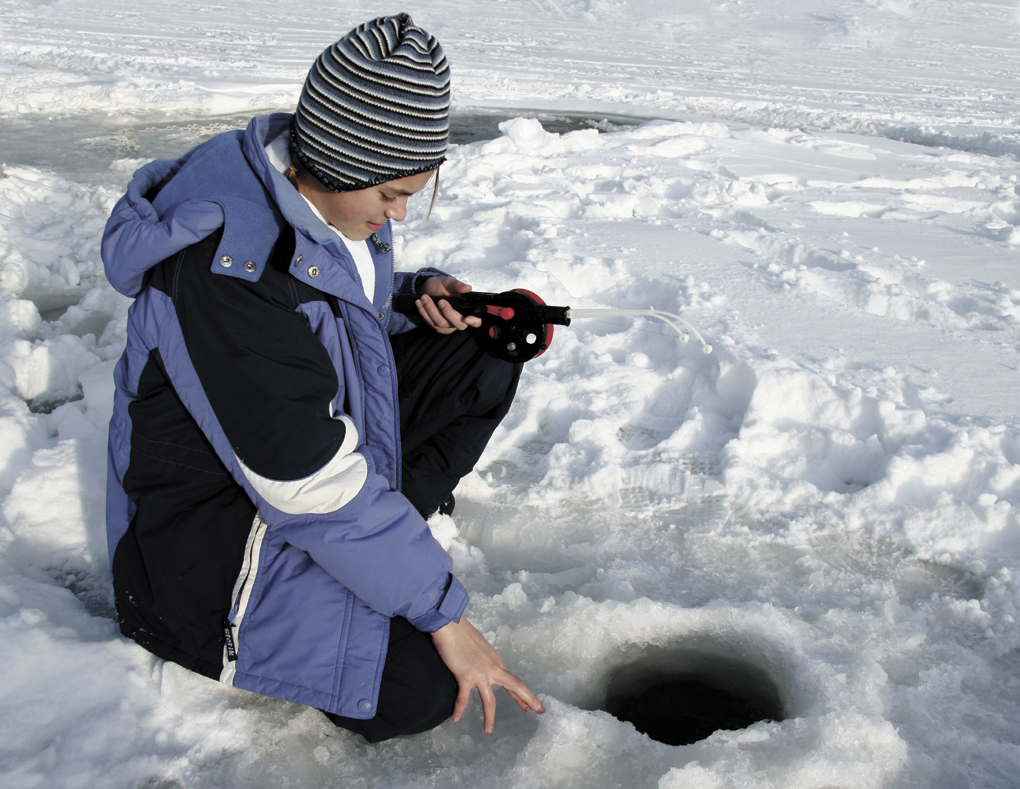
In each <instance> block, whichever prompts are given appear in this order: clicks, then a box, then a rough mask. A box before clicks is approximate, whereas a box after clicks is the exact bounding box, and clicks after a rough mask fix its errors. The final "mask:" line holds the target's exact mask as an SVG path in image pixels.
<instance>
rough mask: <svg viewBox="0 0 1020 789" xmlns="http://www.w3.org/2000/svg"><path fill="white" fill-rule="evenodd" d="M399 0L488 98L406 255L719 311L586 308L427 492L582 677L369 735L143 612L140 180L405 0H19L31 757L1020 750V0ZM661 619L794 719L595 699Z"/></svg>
mask: <svg viewBox="0 0 1020 789" xmlns="http://www.w3.org/2000/svg"><path fill="white" fill-rule="evenodd" d="M404 7H405V8H406V10H408V11H409V12H410V13H411V14H412V15H413V16H414V17H415V19H416V20H417V21H419V22H420V23H421V24H423V25H424V26H425V27H427V28H428V29H429V30H431V31H433V32H435V33H436V34H437V36H438V37H439V38H440V40H441V41H442V42H443V44H444V46H445V48H446V50H447V53H448V55H449V57H450V59H451V63H452V66H453V73H454V99H455V103H456V105H457V107H456V109H457V112H458V113H460V117H461V118H470V119H471V123H472V124H473V125H474V127H476V128H477V127H479V126H485V127H487V128H491V129H492V134H493V135H494V136H496V139H493V140H491V141H479V142H474V143H471V144H465V145H459V146H457V147H454V148H453V149H452V150H451V153H450V160H449V163H448V164H447V165H445V166H444V168H443V173H442V190H441V192H440V198H439V202H438V203H437V205H436V208H435V210H434V211H433V213H432V217H431V220H430V221H429V222H428V224H427V226H426V225H425V223H424V222H422V221H419V220H416V219H412V220H409V221H408V223H406V226H403V227H402V228H401V229H400V230H399V232H398V235H397V239H396V247H397V255H398V260H399V264H400V266H401V267H403V268H405V269H414V268H417V267H419V266H422V265H433V266H438V267H441V268H443V269H445V270H447V271H450V272H451V273H453V274H456V275H458V276H461V277H463V278H465V279H467V280H468V281H470V282H472V284H474V285H475V286H476V287H477V288H479V289H484V290H496V291H498V290H504V289H508V288H511V287H526V288H528V289H530V290H532V291H534V292H536V293H539V294H541V295H542V297H543V298H544V299H545V300H546V301H547V302H549V303H552V304H563V305H569V306H571V307H574V308H576V309H579V310H580V309H599V308H610V307H611V308H627V309H644V308H647V307H649V306H654V307H655V308H657V309H660V310H666V311H669V312H676V313H678V314H681V315H683V316H684V317H685V318H686V319H687V320H689V321H691V322H692V323H693V324H694V325H695V326H697V327H698V328H699V329H700V330H701V331H702V332H703V333H704V334H705V336H706V338H707V339H708V341H709V342H711V343H712V345H713V346H714V351H713V353H712V354H711V355H708V356H706V355H704V354H702V353H701V351H700V349H699V348H698V347H697V344H696V343H689V344H687V345H682V344H680V343H679V342H678V341H677V339H676V337H675V333H673V332H672V331H671V330H670V329H669V328H668V327H665V326H663V325H662V324H661V323H659V322H658V321H655V320H650V319H647V318H610V319H606V320H594V319H584V320H580V319H579V320H577V321H575V322H574V324H573V325H572V326H571V327H569V328H564V327H557V329H556V333H555V339H554V342H553V346H552V348H551V350H550V351H549V352H548V353H546V354H545V355H543V356H542V357H540V358H539V359H536V360H534V361H533V362H530V363H528V365H527V366H526V367H525V372H524V377H523V379H522V384H521V388H520V392H519V395H518V399H517V401H516V402H515V404H514V407H513V409H512V410H511V412H510V414H509V415H508V417H507V418H506V420H505V421H504V423H503V425H502V426H501V427H500V429H499V430H498V432H497V433H496V435H495V436H494V438H493V441H492V442H491V444H490V446H489V447H488V449H487V450H486V453H485V455H484V456H483V458H482V460H481V462H480V464H479V466H478V468H477V469H476V471H475V472H474V473H472V474H471V475H470V476H469V477H467V478H466V479H465V480H464V481H463V482H462V484H461V486H460V488H459V489H458V491H457V510H456V512H455V514H454V516H453V517H452V518H451V517H448V516H438V515H437V516H434V518H433V521H432V527H433V529H434V531H435V532H436V534H437V536H438V537H439V539H440V540H441V542H442V543H443V545H444V546H445V547H446V548H447V550H449V552H450V553H451V555H452V556H453V559H454V564H455V569H456V571H457V573H458V575H459V576H460V577H461V579H462V580H463V581H464V582H465V584H466V586H467V587H468V589H469V590H470V592H471V594H472V602H471V607H470V616H471V617H472V621H474V622H475V623H476V624H477V625H478V626H479V628H480V629H481V630H482V631H483V632H486V633H487V634H488V636H489V637H490V639H491V640H492V641H493V643H494V644H495V645H496V646H497V647H498V648H499V649H500V651H501V653H502V654H503V656H504V657H505V658H506V660H507V662H508V663H509V664H510V666H511V669H512V670H513V671H514V672H515V673H517V674H519V675H520V676H521V677H522V678H524V679H525V680H526V681H527V682H528V684H529V685H530V686H531V687H532V688H533V689H534V690H536V691H537V692H539V693H540V694H541V695H542V697H543V699H544V700H545V703H546V706H547V708H548V712H547V713H546V714H545V715H543V716H540V717H535V716H525V715H523V714H522V713H520V712H519V711H518V710H517V709H516V707H514V705H512V704H510V703H509V700H508V699H506V698H505V697H503V698H501V700H500V714H499V719H498V721H497V727H496V733H495V734H494V735H492V736H491V737H486V736H485V735H484V734H482V729H481V719H480V711H479V708H478V705H477V703H474V704H473V706H472V707H471V709H470V711H469V714H468V715H467V716H466V717H465V719H464V720H463V721H462V722H461V723H459V724H452V723H447V724H445V725H443V726H441V727H439V728H438V729H436V730H435V731H433V732H431V733H428V734H424V735H419V736H417V737H412V738H406V739H400V740H397V741H393V742H389V743H385V744H382V745H378V746H370V745H367V744H365V743H363V742H361V741H360V740H359V739H358V738H356V737H354V736H353V735H349V734H347V733H345V732H342V731H338V730H335V729H334V728H333V727H331V726H330V725H328V724H327V723H326V721H325V720H324V719H323V718H322V717H321V716H320V715H319V714H318V713H317V712H315V711H314V710H309V709H306V708H302V707H298V706H295V705H290V704H286V703H283V702H279V701H275V700H271V699H264V698H260V697H256V696H253V695H251V694H247V693H244V692H241V691H236V690H233V689H230V688H226V687H223V686H220V685H219V684H217V683H213V682H211V681H209V680H206V679H204V678H202V677H198V676H196V675H193V674H190V673H188V672H186V671H184V670H182V669H180V668H178V667H177V666H174V665H172V664H164V663H162V662H161V661H158V660H155V659H154V658H152V657H151V656H149V655H148V654H147V653H146V652H144V651H143V650H141V649H140V648H139V647H136V646H135V645H133V644H131V643H129V642H127V641H125V640H124V639H122V638H121V637H120V636H119V635H118V634H117V632H116V625H115V623H114V621H113V619H112V600H111V594H110V591H109V587H108V573H109V568H108V562H107V559H106V551H105V536H104V530H103V486H104V481H105V480H104V475H105V467H106V463H105V439H106V423H107V421H108V419H109V415H110V410H111V405H112V404H111V399H112V382H111V380H110V376H111V370H112V365H113V363H114V360H115V359H116V358H117V357H118V355H119V353H120V351H121V349H122V348H123V344H124V340H125V335H124V332H125V318H126V311H127V308H128V305H129V302H128V300H127V299H124V298H122V297H120V296H119V295H117V294H116V293H115V292H113V291H112V289H110V287H109V286H108V285H107V284H106V283H105V280H104V278H103V275H102V264H101V261H100V260H99V252H98V244H99V234H100V233H101V230H102V227H103V224H104V222H105V217H106V215H107V214H108V212H109V210H110V208H111V207H112V205H113V202H114V201H115V200H116V199H117V198H118V197H119V193H120V190H121V189H122V187H123V185H124V184H125V183H126V182H127V179H128V178H129V177H130V174H131V172H132V171H133V170H134V169H135V168H136V167H137V166H139V165H140V164H142V163H143V162H145V161H147V160H148V159H150V158H153V157H157V156H175V155H178V154H180V153H183V152H184V151H185V150H187V148H188V147H190V146H191V145H193V144H194V143H195V142H197V141H198V140H200V139H202V138H204V137H205V136H206V135H208V134H210V133H214V132H216V131H220V130H223V129H226V128H236V127H237V126H238V125H239V124H243V119H244V118H245V117H247V116H248V115H249V114H251V113H254V112H262V111H269V110H280V109H283V110H286V109H289V108H290V107H291V106H292V105H293V102H294V101H295V99H296V97H297V95H298V91H299V89H300V85H301V81H302V79H303V77H304V73H305V71H306V69H307V66H308V64H309V63H310V62H311V60H312V59H313V58H314V57H315V56H316V55H317V54H318V52H319V51H320V50H321V49H322V48H323V47H324V46H326V45H327V44H329V43H331V42H332V41H333V40H334V38H335V37H336V36H337V35H338V34H340V33H342V32H344V31H346V30H347V29H348V28H349V27H351V26H352V25H353V24H355V23H357V22H360V21H363V20H364V19H366V18H369V17H371V16H373V15H375V14H377V13H386V12H391V11H392V9H390V8H383V7H381V6H377V5H375V4H373V3H341V4H339V5H338V6H336V7H333V8H330V9H328V12H327V11H326V10H324V9H323V7H321V6H318V5H316V4H313V3H308V2H305V1H304V0H296V2H292V3H287V4H280V3H270V2H266V1H265V0H251V2H246V3H243V4H234V5H226V6H209V5H208V4H201V3H195V2H190V0H187V1H185V2H180V3H174V4H170V5H165V6H151V5H150V6H145V7H141V6H139V5H138V4H137V3H129V2H127V0H100V2H96V1H95V0H92V2H88V3H86V2H85V1H84V0H57V2H53V3H36V2H31V1H30V0H12V1H11V2H8V3H7V4H5V5H4V7H3V8H0V163H2V168H0V173H2V175H0V644H2V646H0V784H2V785H3V786H4V787H12V789H13V788H14V787H17V788H18V789H20V788H21V787H37V786H54V787H57V786H59V787H64V786H66V787H77V786H82V787H90V789H91V788H93V787H118V788H119V787H148V788H149V789H176V788H177V787H188V788H189V789H191V788H192V787H194V788H195V789H198V788H200V787H201V788H204V787H246V788H247V787H278V786H299V787H303V786H331V787H332V786H335V787H375V786H385V787H420V786H439V787H447V786H487V787H494V788H497V789H498V787H573V786H577V787H585V788H586V789H587V788H588V787H592V788H593V789H599V788H600V787H617V786H634V787H661V788H662V789H670V788H672V787H684V788H685V789H691V788H696V789H702V788H704V789H708V788H710V787H711V788H712V789H716V788H721V787H739V786H744V787H750V786H753V787H784V789H785V788H792V789H802V788H803V789H807V788H808V787H813V788H814V789H821V788H822V787H828V788H832V787H846V788H847V789H849V788H850V787H944V788H945V789H958V788H962V787H994V788H996V789H998V788H999V787H1015V786H1017V785H1018V783H1020V779H1018V778H1017V776H1018V775H1020V627H1018V625H1017V622H1016V618H1017V616H1018V608H1020V517H1018V507H1020V418H1018V414H1017V411H1018V405H1020V395H1018V391H1020V164H1018V157H1020V117H1018V114H1017V108H1016V84H1017V83H1016V75H1017V74H1018V73H1020V12H1018V9H1017V5H1016V3H1015V2H1012V0H988V1H986V2H982V3H973V2H958V3H947V2H942V1H940V0H909V1H908V0H862V1H861V2H845V1H837V0H806V2H802V3H796V4H790V3H781V2H778V0H744V2H729V1H723V0H683V1H680V0H556V2H555V3H553V2H551V0H480V2H478V3H475V4H472V5H471V7H470V9H467V7H466V6H464V4H461V3H452V2H447V0H432V2H429V3H421V2H407V3H405V4H404ZM327 17H328V18H327ZM517 116H520V117H517ZM570 116H572V117H574V118H576V119H577V120H576V121H572V122H571V121H563V120H562V119H564V118H568V117H570ZM536 118H539V119H536ZM552 118H558V119H560V120H559V121H557V122H562V123H564V124H565V125H561V126H555V125H554V124H553V122H551V120H550V119H552ZM600 118H604V119H606V122H605V123H601V124H599V123H597V121H598V119H600ZM627 118H629V119H631V120H633V121H634V122H641V123H642V125H638V126H627V125H626V124H625V123H623V120H624V119H627ZM500 119H509V120H503V122H502V123H499V121H500ZM543 121H544V124H545V125H544V126H543ZM593 123H594V124H595V125H592V124H593ZM497 124H498V128H497ZM570 129H575V130H573V131H569V130H570ZM557 132H562V133H557ZM464 139H466V138H464ZM423 214H424V205H419V206H418V215H419V216H421V215H423ZM635 661H639V662H640V661H646V662H648V661H650V662H651V663H654V664H656V665H658V664H660V663H668V664H670V665H683V666H688V667H695V668H697V669H698V670H699V671H708V670H709V669H713V670H715V671H716V672H717V675H718V676H717V679H718V680H720V681H725V682H729V683H731V685H732V686H733V687H735V688H741V687H743V688H746V687H747V686H748V685H749V684H753V683H754V682H755V678H756V677H763V676H764V677H767V678H768V681H769V683H770V685H772V686H774V687H775V688H776V692H777V693H778V695H779V697H780V698H779V701H780V703H781V704H782V706H783V708H784V710H785V711H786V717H785V720H782V721H777V722H762V723H758V724H755V725H754V726H751V727H750V728H748V729H745V730H742V731H720V732H717V733H716V734H714V735H713V736H712V737H710V738H708V739H706V740H703V741H701V742H699V743H695V744H693V745H689V746H683V747H670V746H666V745H663V744H661V743H657V742H654V741H652V740H650V739H649V738H647V737H645V736H644V735H640V734H638V733H637V732H636V731H635V730H634V728H633V727H632V726H630V725H629V724H625V723H622V722H620V721H618V720H616V719H615V718H613V717H612V716H610V715H609V714H608V713H606V712H603V711H602V710H601V707H602V706H603V705H604V703H605V696H606V693H607V689H608V686H609V683H610V682H611V680H612V677H613V676H614V672H615V671H617V670H618V669H619V667H620V666H624V665H629V664H632V663H633V662H635ZM742 667H743V668H742ZM756 672H758V673H756Z"/></svg>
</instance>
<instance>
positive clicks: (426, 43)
mask: <svg viewBox="0 0 1020 789" xmlns="http://www.w3.org/2000/svg"><path fill="white" fill-rule="evenodd" d="M449 128H450V67H449V65H447V62H446V56H445V55H444V54H443V48H442V47H441V46H440V45H439V42H438V41H436V39H435V38H434V37H433V36H431V35H429V34H428V33H426V32H425V31H424V30H422V29H421V28H420V27H418V26H416V25H415V24H414V22H412V21H411V17H409V16H408V15H407V14H400V15H398V16H387V17H380V18H379V19H374V20H372V21H371V22H366V23H365V24H363V25H359V26H358V27H356V28H354V30H352V31H351V32H350V33H348V34H347V35H346V36H344V37H343V38H341V39H340V40H339V41H337V42H336V43H335V44H333V46H331V47H329V48H328V49H327V50H326V51H325V52H323V53H322V54H321V55H320V56H319V58H318V60H316V61H315V64H314V65H313V66H312V68H311V70H310V71H309V72H308V79H306V80H305V87H304V90H303V91H302V92H301V99H300V100H299V101H298V106H297V111H296V112H295V113H294V121H293V123H292V125H291V154H292V156H293V158H295V159H297V160H298V161H300V162H301V164H302V165H304V167H305V168H306V169H307V170H308V171H309V172H311V173H312V174H313V175H314V176H315V177H316V178H318V179H319V181H321V182H322V183H323V185H325V186H326V188H327V189H330V190H332V191H334V192H352V191H354V190H356V189H366V188H368V187H369V186H374V185H375V184H380V183H384V182H385V181H392V180H394V179H396V178H404V177H405V176H408V175H415V174H417V173H422V172H425V171H427V170H434V169H435V168H436V167H438V166H439V165H440V164H442V163H443V162H444V161H445V160H446V156H445V154H446V143H447V137H448V135H449Z"/></svg>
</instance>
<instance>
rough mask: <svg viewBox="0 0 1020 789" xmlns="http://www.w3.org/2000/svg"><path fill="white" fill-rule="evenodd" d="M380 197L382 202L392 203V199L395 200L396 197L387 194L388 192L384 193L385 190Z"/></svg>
mask: <svg viewBox="0 0 1020 789" xmlns="http://www.w3.org/2000/svg"><path fill="white" fill-rule="evenodd" d="M382 199H383V202H384V203H392V202H393V201H394V200H396V199H397V198H396V197H394V196H393V195H388V194H386V193H385V192H383V193H382Z"/></svg>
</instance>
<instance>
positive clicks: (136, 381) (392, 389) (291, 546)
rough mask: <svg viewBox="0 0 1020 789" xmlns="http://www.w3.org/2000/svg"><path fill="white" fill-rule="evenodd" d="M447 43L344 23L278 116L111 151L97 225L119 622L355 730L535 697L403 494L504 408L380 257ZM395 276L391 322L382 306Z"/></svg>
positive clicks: (420, 282)
mask: <svg viewBox="0 0 1020 789" xmlns="http://www.w3.org/2000/svg"><path fill="white" fill-rule="evenodd" d="M449 98H450V87H449V68H448V66H447V62H446V59H445V57H444V55H443V51H442V48H441V47H440V46H439V43H438V42H437V41H436V40H435V38H433V37H432V36H430V35H429V34H428V33H426V32H425V31H424V30H422V29H421V28H419V27H417V26H416V25H415V24H414V23H413V22H412V21H411V19H410V18H409V17H408V16H407V15H403V14H402V15H400V16H394V17H386V18H381V19H376V20H374V21H372V22H368V23H366V24H363V25H361V26H359V27H358V28H356V29H354V30H352V31H351V32H350V33H349V34H347V35H346V36H345V37H344V38H342V39H340V40H339V41H338V42H337V43H336V44H334V45H333V46H332V47H330V48H329V49H327V50H326V51H325V52H323V53H322V55H321V56H320V57H319V59H318V60H317V61H316V62H315V64H314V65H313V66H312V69H311V70H310V72H309V74H308V78H307V80H306V82H305V86H304V90H303V92H302V94H301V98H300V101H299V104H298V107H297V111H296V113H295V114H294V115H293V116H292V115H287V114H277V115H270V116H266V117H258V118H254V119H253V120H252V121H251V123H250V124H249V126H248V128H247V130H246V131H244V132H230V133H227V134H222V135H219V136H217V137H215V138H213V139H211V140H209V141H208V142H206V143H204V144H203V145H200V146H198V147H197V148H195V149H194V150H192V151H191V152H190V153H188V154H187V155H185V156H184V157H183V158H181V159H179V160H177V161H156V162H152V163H151V164H149V165H147V166H146V167H143V168H142V169H141V170H139V171H138V172H137V173H136V174H135V177H134V180H133V181H132V182H131V184H130V186H129V187H128V191H127V194H126V195H125V196H124V197H123V198H122V199H121V201H120V202H119V203H118V204H117V206H116V207H115V208H114V211H113V215H112V217H111V218H110V221H109V223H108V225H107V229H106V234H105V236H104V239H103V259H104V261H105V264H106V271H107V276H108V277H109V279H110V281H111V282H112V283H113V284H114V286H115V287H116V288H117V289H118V290H119V291H120V292H121V293H125V294H127V295H129V296H132V297H134V298H135V303H134V304H133V305H132V308H131V312H130V317H129V319H128V339H127V348H126V350H125V352H124V355H123V357H122V358H121V360H120V363H119V365H118V366H117V371H116V384H117V392H116V403H115V410H114V416H113V420H112V422H111V425H110V474H109V490H108V497H107V526H108V540H109V549H110V554H111V557H112V567H113V582H114V589H115V595H116V604H117V614H118V618H119V620H120V627H121V631H122V632H123V633H124V634H125V635H127V636H129V637H130V638H133V639H134V640H135V641H137V642H138V643H139V644H141V645H142V646H144V647H145V648H146V649H148V650H149V651H151V652H153V653H154V654H156V655H158V656H159V657H161V658H164V659H166V660H172V661H174V662H176V663H179V664H180V665H182V666H184V667H186V668H189V669H191V670H193V671H196V672H199V673H201V674H204V675H206V676H208V677H212V678H216V679H219V680H221V681H223V682H225V683H228V684H230V685H233V686H235V687H239V688H245V689H247V690H251V691H255V692H257V693H262V694H265V695H268V696H275V697H278V698H282V699H288V700H290V701H294V702H298V703H301V704H308V705H312V706H314V707H318V708H319V709H321V710H323V711H324V712H325V713H326V715H327V716H328V717H329V718H330V720H332V721H333V722H334V723H335V724H336V725H338V726H342V727H344V728H346V729H350V730H351V731H354V732H357V733H359V734H361V735H363V736H364V737H365V738H366V739H368V740H369V741H371V742H377V741H380V740H384V739H387V738H389V737H394V736H397V735H400V734H411V733H415V732H421V731H425V730H427V729H430V728H432V727H434V726H437V725H439V724H440V723H442V722H443V721H444V720H446V719H447V718H449V717H450V716H451V714H452V716H453V718H454V720H459V719H460V717H461V715H462V713H463V711H464V708H465V707H466V705H467V703H468V699H469V696H470V693H471V690H472V689H477V690H478V692H479V694H480V696H481V700H482V707H483V709H484V718H485V730H486V731H487V732H491V731H492V728H493V723H494V719H495V697H494V694H493V690H492V686H494V685H497V686H501V687H503V688H505V689H506V690H507V692H508V693H509V694H510V695H511V697H512V698H513V699H514V700H515V701H516V702H517V704H518V705H519V706H520V707H521V708H522V709H524V710H529V709H530V710H534V711H536V712H543V711H544V710H543V707H542V704H541V702H540V701H539V700H538V699H537V698H536V697H535V695H534V694H533V693H532V692H531V691H530V690H529V689H528V688H527V687H526V686H525V685H524V683H523V682H521V681H520V680H519V679H517V678H516V677H515V676H513V675H512V674H511V673H510V672H509V671H507V669H506V666H505V665H504V663H503V661H502V659H501V658H500V656H499V654H498V653H497V652H496V651H495V650H494V649H493V648H492V647H491V646H490V645H489V644H488V642H487V641H486V640H485V638H484V637H483V636H482V635H481V634H479V632H478V631H477V630H475V629H474V628H473V627H472V626H471V624H470V623H469V622H468V621H467V619H466V618H464V616H463V614H464V609H465V607H466V606H467V603H468V596H467V592H466V591H465V590H464V587H463V586H462V585H461V583H460V582H459V581H458V580H457V579H456V578H455V577H453V575H452V574H451V572H450V570H451V566H452V564H451V561H450V557H449V556H448V555H447V554H446V552H445V551H443V549H442V548H441V547H440V546H439V544H438V543H437V542H436V541H435V539H433V537H432V535H431V533H430V532H429V529H428V526H427V525H426V523H425V520H424V517H423V516H426V517H427V516H428V515H429V514H431V513H432V512H434V511H435V510H436V509H437V507H439V506H440V505H441V504H443V503H444V502H446V501H448V500H449V499H450V497H451V494H452V491H453V489H454V487H455V486H456V484H457V482H458V480H459V479H460V478H461V477H462V476H463V475H464V474H466V473H468V472H469V471H470V470H471V468H472V467H473V466H474V464H475V462H476V461H477V459H478V457H479V456H480V455H481V452H482V450H483V448H484V447H485V444H486V442H487V441H488V440H489V438H490V436H491V435H492V432H493V431H494V430H495V428H496V426H497V425H498V424H499V421H500V420H501V419H502V418H503V416H504V415H505V414H506V412H507V410H508V409H509V407H510V403H511V401H512V399H513V396H514V393H515V391H516V388H517V381H518V378H519V376H520V365H513V364H510V363H507V362H503V361H499V360H497V359H494V358H492V357H490V356H488V355H486V354H485V352H484V351H483V350H482V349H481V347H480V345H479V344H478V343H477V342H476V340H477V338H476V336H475V334H476V333H475V332H466V331H462V330H463V329H466V328H467V327H468V326H477V325H478V323H479V319H478V318H476V317H467V318H465V317H463V316H461V315H460V314H459V313H457V312H456V311H454V310H453V309H452V308H451V307H450V305H449V303H448V302H446V301H444V300H443V298H442V297H443V296H451V295H453V294H456V293H463V292H466V291H469V290H470V289H471V288H470V286H469V285H466V284H464V283H462V282H459V281H458V280H456V279H454V278H453V277H450V276H446V275H444V274H443V273H442V272H440V271H436V270H433V269H424V270H421V271H418V272H417V273H414V274H396V275H394V273H393V259H392V254H391V235H390V222H391V221H397V222H399V221H401V220H403V219H404V216H405V211H406V206H407V199H408V197H409V196H411V195H413V194H414V193H416V192H418V191H420V190H422V189H423V188H425V187H426V185H427V184H428V183H429V181H430V180H432V179H434V178H436V177H437V175H438V167H439V165H440V164H441V163H442V162H443V161H444V160H445V152H446V145H447V136H448V126H449ZM394 292H402V293H415V294H418V295H419V296H420V299H419V301H418V309H419V315H417V316H415V321H414V322H411V321H410V320H409V319H408V318H406V317H404V316H401V315H397V314H394V313H392V312H391V310H390V297H391V295H392V294H393V293H394Z"/></svg>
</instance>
